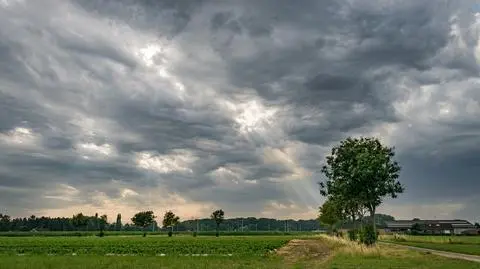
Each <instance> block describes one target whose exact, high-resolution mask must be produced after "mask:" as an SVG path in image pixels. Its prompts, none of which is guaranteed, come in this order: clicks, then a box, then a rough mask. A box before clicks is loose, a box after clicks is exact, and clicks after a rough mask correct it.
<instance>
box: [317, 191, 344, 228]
mask: <svg viewBox="0 0 480 269" xmlns="http://www.w3.org/2000/svg"><path fill="white" fill-rule="evenodd" d="M319 213H320V214H319V216H318V220H319V221H320V223H321V224H323V225H327V226H328V227H329V228H330V232H332V231H333V230H334V226H335V224H337V223H338V222H340V221H342V220H343V218H344V213H343V212H342V208H341V206H340V204H339V203H338V201H335V200H333V199H327V200H326V201H325V202H324V203H323V205H322V206H321V207H320V208H319Z"/></svg>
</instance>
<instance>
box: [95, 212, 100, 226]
mask: <svg viewBox="0 0 480 269" xmlns="http://www.w3.org/2000/svg"><path fill="white" fill-rule="evenodd" d="M94 223H95V229H97V230H99V229H100V227H99V224H100V222H99V219H98V213H95V219H94Z"/></svg>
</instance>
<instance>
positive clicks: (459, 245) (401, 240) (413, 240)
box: [381, 235, 480, 255]
mask: <svg viewBox="0 0 480 269" xmlns="http://www.w3.org/2000/svg"><path fill="white" fill-rule="evenodd" d="M381 240H383V241H386V242H391V243H395V244H401V245H408V246H414V247H420V248H429V249H435V250H442V251H450V252H456V253H463V254H470V255H480V236H413V235H402V236H391V235H389V236H382V237H381Z"/></svg>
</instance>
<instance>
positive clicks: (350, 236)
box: [348, 229, 358, 241]
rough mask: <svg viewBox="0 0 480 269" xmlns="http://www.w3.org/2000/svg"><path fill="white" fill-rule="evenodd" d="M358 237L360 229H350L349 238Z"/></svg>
mask: <svg viewBox="0 0 480 269" xmlns="http://www.w3.org/2000/svg"><path fill="white" fill-rule="evenodd" d="M357 238H358V230H357V229H352V230H348V240H350V241H357Z"/></svg>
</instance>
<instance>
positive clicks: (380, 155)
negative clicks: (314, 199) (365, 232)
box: [320, 137, 404, 232]
mask: <svg viewBox="0 0 480 269" xmlns="http://www.w3.org/2000/svg"><path fill="white" fill-rule="evenodd" d="M394 156H395V152H394V148H391V147H386V146H383V145H382V144H381V143H380V141H379V140H378V139H377V138H373V137H360V138H351V137H349V138H347V139H346V140H343V141H341V142H340V145H337V146H335V147H333V148H332V151H331V154H330V155H329V156H327V157H326V164H325V165H324V166H323V167H322V172H323V174H324V175H325V177H326V180H325V182H321V183H320V186H321V192H322V194H323V195H324V196H327V197H331V198H334V199H335V200H338V201H343V202H344V203H347V202H352V203H358V205H359V206H363V207H365V208H366V209H367V210H368V211H369V212H370V216H371V220H372V225H373V230H374V232H376V226H375V223H376V221H375V212H376V209H377V207H378V206H379V205H380V204H381V203H382V202H383V200H384V199H385V198H386V197H392V198H396V197H397V194H399V193H402V192H403V191H404V187H403V186H402V185H401V183H400V182H399V181H398V177H399V173H400V166H399V164H398V163H397V162H396V161H395V160H394V159H393V158H394Z"/></svg>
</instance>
